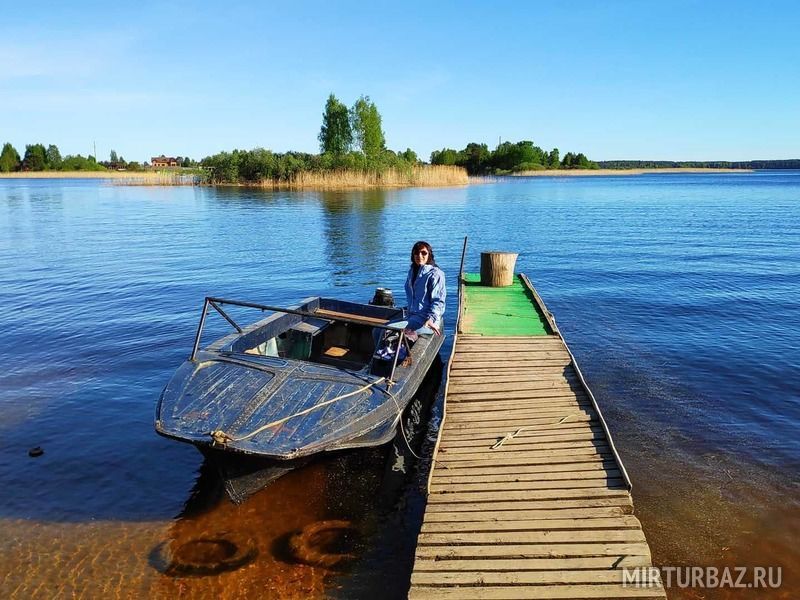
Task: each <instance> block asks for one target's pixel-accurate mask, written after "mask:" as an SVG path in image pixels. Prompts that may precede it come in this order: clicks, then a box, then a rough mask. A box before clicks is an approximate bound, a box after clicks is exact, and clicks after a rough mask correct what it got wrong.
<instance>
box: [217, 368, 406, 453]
mask: <svg viewBox="0 0 800 600" xmlns="http://www.w3.org/2000/svg"><path fill="white" fill-rule="evenodd" d="M385 379H386V377H380V378H379V379H376V380H375V381H373V382H371V383H369V384H367V385H365V386H364V387H360V388H358V389H357V390H355V391H352V392H348V393H346V394H342V395H341V396H336V397H335V398H331V399H330V400H326V401H325V402H320V403H319V404H315V405H314V406H312V407H311V408H307V409H305V410H301V411H300V412H296V413H294V414H292V415H289V416H288V417H283V418H282V419H278V420H277V421H272V422H271V423H267V424H266V425H262V426H261V427H259V428H258V429H256V430H255V431H251V432H250V433H248V434H247V435H243V436H241V437H233V436H231V435H228V434H227V433H225V432H224V431H222V430H221V429H217V430H215V431H211V432H209V435H211V438H212V439H213V440H214V443H215V444H219V445H221V446H224V445H225V444H227V443H228V442H243V441H244V440H249V439H250V438H251V437H254V436H256V435H258V434H259V433H261V432H262V431H264V430H265V429H269V428H270V427H275V426H276V425H281V424H282V423H285V422H286V421H288V420H289V419H294V418H295V417H302V416H303V415H307V414H308V413H310V412H312V411H314V410H317V409H318V408H322V407H323V406H327V405H328V404H333V403H334V402H337V401H339V400H344V399H345V398H349V397H350V396H355V395H356V394H360V393H361V392H365V391H367V390H368V389H369V388H371V387H372V386H374V385H378V384H379V383H381V382H382V381H384V380H385ZM384 391H385V392H386V393H387V394H389V396H391V397H392V398H393V399H394V395H393V394H392V393H391V392H389V391H388V390H384ZM396 403H397V400H395V404H396Z"/></svg>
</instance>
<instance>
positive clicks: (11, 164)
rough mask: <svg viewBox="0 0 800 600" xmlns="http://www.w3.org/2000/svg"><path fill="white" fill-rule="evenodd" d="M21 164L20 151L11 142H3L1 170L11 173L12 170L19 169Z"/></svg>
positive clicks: (0, 154)
mask: <svg viewBox="0 0 800 600" xmlns="http://www.w3.org/2000/svg"><path fill="white" fill-rule="evenodd" d="M19 164H20V158H19V152H17V150H16V149H15V148H14V146H12V145H11V143H9V142H6V143H5V144H3V151H2V152H0V172H2V173H10V172H11V171H17V170H18V169H19Z"/></svg>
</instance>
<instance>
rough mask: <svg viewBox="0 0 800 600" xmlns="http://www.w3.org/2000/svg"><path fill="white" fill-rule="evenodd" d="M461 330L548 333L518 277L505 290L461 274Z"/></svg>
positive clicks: (492, 333) (490, 333)
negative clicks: (463, 297)
mask: <svg viewBox="0 0 800 600" xmlns="http://www.w3.org/2000/svg"><path fill="white" fill-rule="evenodd" d="M464 296H465V306H464V313H463V319H462V322H461V331H462V332H463V333H466V334H471V335H487V336H533V335H550V334H551V333H552V331H551V330H550V326H549V325H548V324H547V320H546V319H545V316H544V314H542V311H541V310H540V309H539V307H538V306H537V305H536V301H535V298H534V297H533V294H532V293H531V292H530V290H528V288H527V287H526V286H525V285H524V283H523V282H522V280H521V279H520V278H514V283H513V284H512V285H510V286H508V287H496V288H491V287H485V286H482V285H481V276H480V275H479V274H477V273H465V274H464Z"/></svg>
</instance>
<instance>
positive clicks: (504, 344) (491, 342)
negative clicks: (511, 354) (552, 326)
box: [456, 336, 564, 350]
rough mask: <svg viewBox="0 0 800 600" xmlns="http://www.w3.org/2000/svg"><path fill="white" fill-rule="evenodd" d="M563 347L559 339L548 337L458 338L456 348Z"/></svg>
mask: <svg viewBox="0 0 800 600" xmlns="http://www.w3.org/2000/svg"><path fill="white" fill-rule="evenodd" d="M551 346H555V347H560V348H563V347H564V342H563V341H562V340H561V339H559V338H550V337H540V338H539V339H534V338H519V339H515V340H503V339H499V338H495V339H488V338H484V339H482V340H474V339H472V338H465V337H464V336H459V341H458V344H457V345H456V347H457V348H458V349H466V348H469V349H475V350H480V349H482V348H516V347H520V348H531V347H533V348H539V347H551Z"/></svg>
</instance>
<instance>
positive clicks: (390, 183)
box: [113, 165, 469, 189]
mask: <svg viewBox="0 0 800 600" xmlns="http://www.w3.org/2000/svg"><path fill="white" fill-rule="evenodd" d="M208 183H209V181H208V176H207V175H206V174H196V173H193V174H181V173H169V172H159V173H137V174H133V173H132V174H130V175H129V176H125V177H117V178H115V179H113V184H114V185H133V186H137V185H139V186H185V185H204V184H208ZM468 183H469V177H468V176H467V171H466V170H465V169H463V168H462V167H455V166H448V165H415V166H412V167H409V168H408V169H398V168H389V169H384V170H367V171H361V170H352V169H348V170H333V171H299V172H297V173H295V174H294V176H292V178H291V179H289V180H282V179H264V180H262V181H261V182H258V183H252V182H251V183H239V184H231V183H221V184H220V185H242V186H256V187H270V188H275V189H346V188H370V187H448V186H459V185H467V184H468Z"/></svg>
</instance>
